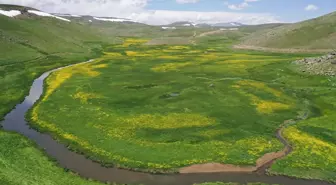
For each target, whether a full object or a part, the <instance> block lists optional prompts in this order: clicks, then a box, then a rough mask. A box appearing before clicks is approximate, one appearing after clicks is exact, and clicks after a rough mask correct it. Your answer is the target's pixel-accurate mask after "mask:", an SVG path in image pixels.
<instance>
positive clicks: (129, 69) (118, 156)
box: [30, 37, 336, 180]
mask: <svg viewBox="0 0 336 185" xmlns="http://www.w3.org/2000/svg"><path fill="white" fill-rule="evenodd" d="M210 38H211V37H210ZM207 39H208V40H207V41H206V42H200V43H199V44H198V45H196V46H144V45H141V43H142V42H146V40H144V39H134V38H131V39H125V42H124V44H122V45H112V46H110V47H108V48H107V49H106V52H105V56H103V57H101V58H99V59H97V60H96V61H95V62H93V63H90V64H83V65H80V66H76V67H72V68H67V69H64V70H61V71H59V72H55V73H54V74H52V75H51V76H50V77H49V78H48V80H47V86H48V88H47V90H46V92H45V96H44V98H43V99H42V101H41V102H40V103H39V104H38V105H37V106H35V108H34V109H33V110H32V111H31V114H30V116H31V124H32V125H33V126H34V127H36V128H38V129H39V130H40V131H42V132H50V133H52V134H53V135H54V136H55V137H56V138H57V139H59V140H61V141H62V142H65V143H67V144H68V145H69V148H71V149H72V150H75V151H80V152H83V153H85V154H86V155H87V156H88V157H90V158H91V159H93V160H97V161H100V162H102V163H104V164H105V165H107V166H108V165H111V164H116V165H118V166H121V167H124V168H132V169H140V170H149V171H176V170H178V168H180V167H183V166H188V165H191V164H200V163H207V162H220V163H226V164H237V165H254V164H255V162H256V160H257V159H258V158H259V157H261V156H262V155H263V154H265V153H268V152H272V151H278V150H281V149H282V148H283V146H282V144H281V143H280V142H279V141H278V140H277V139H276V138H275V130H276V129H277V128H278V127H279V126H280V125H281V124H282V123H283V122H284V121H285V120H289V119H294V118H296V117H300V116H302V114H306V113H308V114H309V116H311V117H312V118H311V119H308V120H307V121H303V122H300V123H299V125H303V128H306V129H302V130H301V128H300V126H299V125H298V126H297V127H289V128H288V130H286V137H287V138H288V139H290V141H291V142H293V144H294V145H295V148H296V147H297V148H298V149H299V151H297V152H298V154H297V152H296V151H295V152H293V153H292V154H291V155H290V156H289V157H286V158H285V159H284V160H281V161H279V162H278V163H277V164H276V165H275V166H274V167H273V168H272V173H282V174H286V175H290V176H300V177H309V175H308V174H310V170H314V171H316V172H319V173H315V174H316V175H315V176H314V177H312V178H320V179H327V180H335V179H334V177H335V172H336V170H335V167H334V166H335V165H334V164H336V163H335V157H334V156H328V155H323V154H325V153H324V152H325V150H328V151H329V152H333V151H335V148H336V147H335V145H334V143H333V140H332V139H334V138H333V137H334V136H333V132H334V131H335V129H334V127H332V123H330V124H329V125H328V124H320V125H318V126H316V125H315V127H319V128H321V129H323V130H324V131H325V132H326V137H325V138H320V137H319V136H316V135H314V134H313V133H311V132H310V131H311V130H314V129H311V128H312V126H308V123H306V122H310V121H311V120H314V119H316V120H319V121H321V120H324V119H328V118H325V116H324V115H325V114H327V112H325V111H326V110H328V109H329V108H330V106H332V105H330V104H329V103H327V102H331V101H332V100H333V94H334V91H333V90H332V89H330V85H331V84H333V83H335V82H336V80H335V78H329V79H328V78H327V77H322V76H308V75H305V74H299V73H297V72H295V71H296V70H295V69H294V68H295V66H293V65H291V64H290V61H293V60H295V59H297V58H301V57H303V56H299V55H289V54H269V53H257V52H244V53H243V52H237V51H232V50H229V49H228V48H229V47H228V45H226V44H223V43H230V42H231V40H228V38H227V37H213V38H212V39H210V40H209V38H207ZM311 91H313V92H314V93H315V94H313V93H311ZM322 94H323V95H324V96H325V97H324V98H326V97H328V100H326V99H321V98H318V97H319V96H320V95H322ZM330 111H331V110H330ZM313 117H314V118H313ZM330 119H331V118H330ZM310 124H314V123H310ZM79 128H80V129H79ZM294 128H295V129H300V130H298V132H304V133H305V135H304V136H305V137H306V138H303V139H305V140H306V139H309V140H312V145H311V146H310V145H305V146H304V147H302V146H301V145H300V144H304V143H300V138H298V137H299V136H302V135H303V134H299V135H298V134H297V135H295V134H293V133H292V132H290V129H294ZM289 132H290V133H292V134H288V133H289ZM328 134H329V135H328ZM327 136H329V137H327ZM314 142H317V143H323V144H324V145H323V147H322V146H321V147H320V146H319V147H316V145H314ZM315 144H316V143H315ZM310 147H312V148H310ZM294 150H295V149H294ZM305 150H306V151H305ZM311 151H316V153H314V152H313V153H312V152H311ZM301 157H303V158H304V159H305V160H306V161H307V163H305V164H306V165H302V166H298V165H293V164H292V163H290V161H291V160H293V159H294V160H295V159H298V158H301ZM279 165H281V166H282V168H281V169H279V168H277V166H279ZM303 168H305V169H306V170H302V169H303ZM283 169H291V170H285V171H284V170H283Z"/></svg>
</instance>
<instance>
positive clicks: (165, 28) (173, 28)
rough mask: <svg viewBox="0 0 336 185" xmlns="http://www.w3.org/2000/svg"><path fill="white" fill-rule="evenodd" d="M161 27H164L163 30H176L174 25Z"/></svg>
mask: <svg viewBox="0 0 336 185" xmlns="http://www.w3.org/2000/svg"><path fill="white" fill-rule="evenodd" d="M161 28H162V29H164V30H176V27H167V26H162V27H161Z"/></svg>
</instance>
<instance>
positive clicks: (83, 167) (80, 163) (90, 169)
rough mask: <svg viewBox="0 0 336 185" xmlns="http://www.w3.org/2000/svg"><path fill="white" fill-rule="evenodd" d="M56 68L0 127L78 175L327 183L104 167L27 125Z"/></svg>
mask: <svg viewBox="0 0 336 185" xmlns="http://www.w3.org/2000/svg"><path fill="white" fill-rule="evenodd" d="M60 69H62V68H58V69H55V70H51V71H49V72H46V73H44V74H43V75H42V76H40V77H39V78H37V79H36V80H35V81H34V82H33V85H32V87H31V89H30V92H29V95H28V96H27V97H26V98H25V100H24V101H23V102H22V103H21V104H18V105H17V106H16V107H15V109H13V110H12V111H11V112H10V113H8V114H7V115H6V116H5V120H4V121H3V122H2V126H3V129H4V130H6V131H14V132H17V133H20V134H22V135H24V136H26V137H28V138H29V139H31V140H33V141H34V142H36V144H37V145H38V146H39V147H40V148H41V149H42V150H44V151H45V152H46V154H47V155H48V156H49V157H51V158H53V159H55V160H56V161H57V163H58V164H59V166H60V167H63V168H67V169H70V170H71V171H73V172H75V173H77V174H78V175H80V176H82V177H85V178H91V179H95V180H98V181H101V182H116V183H120V184H144V185H192V184H194V183H202V182H216V181H221V182H238V183H247V182H263V183H269V184H281V185H328V184H329V183H327V182H323V181H318V180H302V179H294V178H289V177H285V176H267V175H265V174H258V173H244V172H243V173H201V174H150V173H143V172H134V171H129V170H124V169H118V168H106V167H103V166H101V165H100V164H99V163H96V162H93V161H91V160H90V159H87V158H85V157H84V156H83V155H81V154H77V153H75V152H72V151H70V150H68V149H67V147H66V146H65V145H63V144H61V143H59V142H57V141H56V140H54V139H53V138H52V137H51V136H50V135H48V134H44V133H39V132H37V131H36V130H34V129H31V128H30V127H29V126H28V123H27V121H26V120H25V114H26V113H27V111H28V110H29V109H30V108H31V107H32V106H33V105H34V103H35V102H36V101H37V100H38V99H39V98H40V97H41V95H42V93H43V84H44V79H45V78H47V77H48V75H49V74H50V73H51V72H53V71H56V70H60Z"/></svg>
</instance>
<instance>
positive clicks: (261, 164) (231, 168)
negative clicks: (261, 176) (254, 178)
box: [179, 118, 305, 173]
mask: <svg viewBox="0 0 336 185" xmlns="http://www.w3.org/2000/svg"><path fill="white" fill-rule="evenodd" d="M304 119H305V118H304ZM290 122H293V120H286V121H284V123H283V125H282V127H281V128H280V129H278V130H277V132H276V137H277V138H278V140H280V142H281V143H282V144H283V145H284V146H285V148H284V149H283V150H281V151H278V152H272V153H267V154H265V155H263V156H262V157H260V158H259V159H258V160H257V161H256V166H237V165H231V164H221V163H206V164H195V165H191V166H187V167H183V168H180V169H179V172H180V173H214V172H257V173H264V172H265V171H266V170H267V169H268V168H269V167H271V165H272V164H273V163H274V162H275V161H276V160H277V159H280V158H283V157H285V156H286V155H288V154H289V153H290V152H291V151H292V150H293V149H292V147H291V146H290V144H289V143H288V141H287V140H286V139H285V138H284V137H283V136H282V132H283V130H284V129H285V128H286V126H287V125H288V124H289V123H290Z"/></svg>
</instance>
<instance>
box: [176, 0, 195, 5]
mask: <svg viewBox="0 0 336 185" xmlns="http://www.w3.org/2000/svg"><path fill="white" fill-rule="evenodd" d="M198 1H199V0H176V2H177V3H179V4H187V3H197V2H198Z"/></svg>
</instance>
